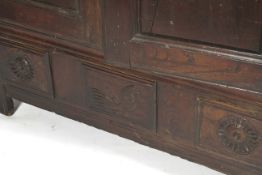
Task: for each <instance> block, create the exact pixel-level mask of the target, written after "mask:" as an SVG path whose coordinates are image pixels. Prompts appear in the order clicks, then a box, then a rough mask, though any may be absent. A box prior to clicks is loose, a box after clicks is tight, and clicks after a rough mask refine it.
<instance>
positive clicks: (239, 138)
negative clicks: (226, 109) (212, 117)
mask: <svg viewBox="0 0 262 175" xmlns="http://www.w3.org/2000/svg"><path fill="white" fill-rule="evenodd" d="M218 135H219V137H220V139H221V141H222V143H223V144H224V146H225V147H226V148H227V149H229V150H231V151H233V152H234V153H237V154H240V155H247V154H250V153H251V152H252V151H254V150H255V148H256V146H257V145H258V143H259V134H258V133H257V131H256V130H255V128H253V127H252V126H251V125H250V124H249V123H248V122H247V120H246V119H244V118H240V117H232V116H230V117H226V119H223V120H222V121H221V122H220V125H219V127H218Z"/></svg>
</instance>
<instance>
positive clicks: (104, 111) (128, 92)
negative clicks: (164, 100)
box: [84, 66, 156, 131]
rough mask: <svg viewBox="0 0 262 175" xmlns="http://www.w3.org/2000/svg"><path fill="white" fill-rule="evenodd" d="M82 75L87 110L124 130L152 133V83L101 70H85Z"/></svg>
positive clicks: (153, 109) (87, 68) (124, 74)
mask: <svg viewBox="0 0 262 175" xmlns="http://www.w3.org/2000/svg"><path fill="white" fill-rule="evenodd" d="M84 71H85V73H84V74H85V84H86V104H87V106H88V108H89V109H90V110H92V111H93V112H95V113H97V114H98V115H100V116H103V117H106V118H108V119H109V120H113V121H116V122H119V123H121V124H125V125H127V126H131V127H134V128H136V127H140V128H143V129H148V130H153V131H155V129H156V84H155V82H154V81H152V80H150V79H146V78H144V77H143V78H142V77H139V76H135V75H130V74H126V73H124V72H117V71H112V69H110V70H109V69H107V68H103V67H102V68H97V67H93V66H86V67H85V69H84Z"/></svg>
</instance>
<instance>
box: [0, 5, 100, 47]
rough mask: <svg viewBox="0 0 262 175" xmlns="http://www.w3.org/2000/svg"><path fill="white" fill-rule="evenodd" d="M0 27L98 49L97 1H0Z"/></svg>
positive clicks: (98, 19) (98, 13)
mask: <svg viewBox="0 0 262 175" xmlns="http://www.w3.org/2000/svg"><path fill="white" fill-rule="evenodd" d="M0 16H1V19H0V25H1V24H2V25H3V24H4V25H8V26H10V25H11V26H12V27H14V30H17V29H20V30H26V31H27V32H32V31H34V32H37V34H44V35H48V36H50V37H51V38H55V39H57V40H59V41H60V42H64V41H71V42H74V43H78V44H83V45H85V46H88V47H91V48H94V49H96V50H101V49H102V21H101V18H102V17H101V16H102V13H101V1H97V0H72V1H61V0H56V1H49V0H48V1H46V0H45V1H43V0H34V1H33V0H16V1H10V0H2V1H0Z"/></svg>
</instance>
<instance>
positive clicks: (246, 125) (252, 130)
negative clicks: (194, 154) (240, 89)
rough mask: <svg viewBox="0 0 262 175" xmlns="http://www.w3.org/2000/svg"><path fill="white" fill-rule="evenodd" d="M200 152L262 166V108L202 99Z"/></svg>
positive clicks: (199, 110)
mask: <svg viewBox="0 0 262 175" xmlns="http://www.w3.org/2000/svg"><path fill="white" fill-rule="evenodd" d="M198 114H199V115H198V117H199V118H198V119H199V127H198V128H199V138H198V144H199V148H200V149H204V150H209V151H211V152H214V153H217V154H219V155H223V156H226V157H228V158H231V159H232V158H233V159H235V160H237V161H242V162H245V163H247V164H252V165H254V166H257V167H259V168H261V167H262V159H261V155H262V146H261V138H262V137H261V133H262V121H261V119H262V118H261V117H262V108H261V106H260V107H259V106H256V105H251V104H246V103H243V104H238V105H235V104H229V103H227V102H226V103H225V102H220V101H218V100H206V99H199V107H198Z"/></svg>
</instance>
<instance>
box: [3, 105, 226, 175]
mask: <svg viewBox="0 0 262 175" xmlns="http://www.w3.org/2000/svg"><path fill="white" fill-rule="evenodd" d="M0 165H1V168H0V174H3V175H18V174H19V175H36V174H37V175H47V174H48V175H55V174H59V175H60V174H63V175H73V174H74V175H87V174H90V175H104V174H114V175H123V173H124V174H125V175H134V174H150V175H222V174H221V173H219V172H216V171H214V170H211V169H209V168H206V167H204V166H201V165H198V164H195V163H191V162H189V161H186V160H183V159H181V158H179V157H176V156H171V155H169V154H167V153H164V152H161V151H158V150H155V149H152V148H149V147H146V146H143V145H140V144H137V143H135V142H133V141H130V140H127V139H124V138H121V137H119V136H116V135H113V134H110V133H107V132H104V131H102V130H98V129H96V128H94V127H90V126H87V125H85V124H82V123H79V122H76V121H73V120H70V119H67V118H64V117H62V116H59V115H57V114H54V113H51V112H47V111H44V110H41V109H39V108H36V107H33V106H30V105H27V104H22V105H21V106H20V107H19V109H18V110H17V112H16V113H15V114H14V115H13V116H12V117H5V116H3V115H1V114H0Z"/></svg>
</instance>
